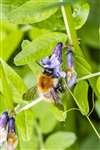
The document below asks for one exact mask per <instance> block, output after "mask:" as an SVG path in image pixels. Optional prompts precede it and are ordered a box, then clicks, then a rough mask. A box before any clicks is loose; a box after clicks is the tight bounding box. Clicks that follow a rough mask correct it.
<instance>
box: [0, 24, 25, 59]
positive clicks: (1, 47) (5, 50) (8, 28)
mask: <svg viewBox="0 0 100 150" xmlns="http://www.w3.org/2000/svg"><path fill="white" fill-rule="evenodd" d="M22 35H23V33H22V32H21V30H19V29H18V28H17V27H16V26H15V25H14V24H10V23H8V22H6V21H5V22H3V21H2V22H1V24H0V36H1V38H0V57H1V58H3V59H4V60H8V59H9V57H10V56H11V54H12V53H13V52H14V50H15V49H16V47H17V46H18V44H19V42H20V41H21V38H22Z"/></svg>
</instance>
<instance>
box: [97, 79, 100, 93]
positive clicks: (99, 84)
mask: <svg viewBox="0 0 100 150" xmlns="http://www.w3.org/2000/svg"><path fill="white" fill-rule="evenodd" d="M96 88H97V90H98V92H99V93H100V77H98V79H97V83H96Z"/></svg>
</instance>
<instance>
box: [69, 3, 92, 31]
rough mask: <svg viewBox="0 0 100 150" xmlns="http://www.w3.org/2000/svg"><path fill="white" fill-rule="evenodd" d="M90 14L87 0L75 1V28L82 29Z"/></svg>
mask: <svg viewBox="0 0 100 150" xmlns="http://www.w3.org/2000/svg"><path fill="white" fill-rule="evenodd" d="M88 14H89V4H88V3H87V2H86V0H78V1H75V3H73V14H72V15H73V18H74V23H75V28H76V29H80V28H81V27H82V26H83V25H84V23H85V22H86V20H87V18H88Z"/></svg>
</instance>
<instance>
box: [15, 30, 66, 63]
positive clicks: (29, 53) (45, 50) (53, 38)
mask: <svg viewBox="0 0 100 150" xmlns="http://www.w3.org/2000/svg"><path fill="white" fill-rule="evenodd" d="M60 41H62V42H65V41H66V34H63V33H57V32H48V34H47V33H46V34H43V35H41V36H39V37H38V38H36V39H35V40H34V41H33V42H31V43H29V44H28V46H27V48H25V49H23V50H22V51H21V52H20V53H19V54H18V55H17V56H16V57H15V59H14V61H15V64H16V65H24V64H27V63H29V62H32V61H36V60H38V59H40V58H42V57H44V56H47V55H50V52H51V51H52V49H53V48H54V46H55V45H56V44H57V43H58V42H60Z"/></svg>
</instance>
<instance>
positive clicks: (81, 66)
mask: <svg viewBox="0 0 100 150" xmlns="http://www.w3.org/2000/svg"><path fill="white" fill-rule="evenodd" d="M75 69H76V72H77V74H78V76H79V77H80V76H83V75H86V74H90V73H91V71H92V69H91V66H90V65H89V64H88V62H87V61H86V60H85V58H84V57H81V56H77V55H75Z"/></svg>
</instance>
